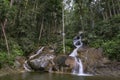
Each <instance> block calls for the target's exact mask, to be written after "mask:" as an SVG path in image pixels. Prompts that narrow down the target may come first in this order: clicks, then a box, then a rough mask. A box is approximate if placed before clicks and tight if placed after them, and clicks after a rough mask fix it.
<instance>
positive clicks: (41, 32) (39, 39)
mask: <svg viewBox="0 0 120 80" xmlns="http://www.w3.org/2000/svg"><path fill="white" fill-rule="evenodd" d="M43 25H44V16H43V18H42V23H41V28H40V33H39V41H40V39H41V35H42V30H43Z"/></svg>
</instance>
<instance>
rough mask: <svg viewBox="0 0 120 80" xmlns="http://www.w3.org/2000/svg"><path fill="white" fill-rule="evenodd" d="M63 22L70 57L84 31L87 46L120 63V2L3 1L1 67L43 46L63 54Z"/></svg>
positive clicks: (98, 0)
mask: <svg viewBox="0 0 120 80" xmlns="http://www.w3.org/2000/svg"><path fill="white" fill-rule="evenodd" d="M71 4H72V5H71ZM66 5H67V6H66ZM63 13H64V14H63ZM63 18H64V19H63ZM63 21H64V27H65V29H64V30H65V31H64V32H65V51H66V54H69V53H70V52H71V51H72V50H73V49H74V46H73V43H72V42H73V41H72V40H73V37H74V36H76V35H77V34H78V32H79V31H83V32H84V34H83V42H84V45H87V46H90V47H95V48H98V47H101V48H103V50H104V54H105V55H106V56H107V57H108V58H109V59H111V60H115V61H120V0H65V1H64V3H63V0H0V67H3V64H5V63H6V64H9V65H13V61H14V58H15V57H16V56H18V55H22V56H27V55H29V54H30V53H31V52H33V51H35V50H36V49H38V47H40V46H49V45H52V46H55V47H56V48H55V49H56V50H55V51H56V54H62V53H63V50H62V49H63V46H62V43H63V41H62V40H63Z"/></svg>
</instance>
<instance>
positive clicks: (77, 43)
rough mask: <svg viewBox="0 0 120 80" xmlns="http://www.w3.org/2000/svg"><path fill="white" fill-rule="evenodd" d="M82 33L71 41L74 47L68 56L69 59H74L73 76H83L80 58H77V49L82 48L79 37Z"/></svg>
mask: <svg viewBox="0 0 120 80" xmlns="http://www.w3.org/2000/svg"><path fill="white" fill-rule="evenodd" d="M81 35H82V33H80V34H79V36H76V37H75V38H74V40H73V44H74V46H75V47H76V48H75V49H74V50H73V52H72V53H71V54H70V55H69V56H71V57H74V59H75V67H74V68H73V70H72V73H73V74H77V75H83V74H84V73H83V65H82V61H81V59H80V58H78V57H77V56H78V54H77V51H78V49H79V48H81V47H82V46H83V43H82V40H81V37H82V36H81Z"/></svg>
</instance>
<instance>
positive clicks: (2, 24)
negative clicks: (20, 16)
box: [1, 19, 10, 55]
mask: <svg viewBox="0 0 120 80" xmlns="http://www.w3.org/2000/svg"><path fill="white" fill-rule="evenodd" d="M6 23H7V19H5V21H4V22H3V23H1V26H2V32H3V35H4V38H5V44H6V48H7V53H8V55H10V51H9V46H8V40H7V37H6V32H5V26H6Z"/></svg>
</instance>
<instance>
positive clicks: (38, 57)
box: [24, 47, 55, 71]
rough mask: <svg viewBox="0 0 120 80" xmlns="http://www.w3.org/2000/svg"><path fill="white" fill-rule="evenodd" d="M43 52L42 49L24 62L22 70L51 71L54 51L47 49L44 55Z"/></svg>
mask: <svg viewBox="0 0 120 80" xmlns="http://www.w3.org/2000/svg"><path fill="white" fill-rule="evenodd" d="M45 50H46V49H45V48H44V47H42V48H41V49H39V50H38V51H37V52H36V54H33V55H31V56H30V57H29V59H28V60H26V61H25V63H24V68H25V70H26V71H52V66H53V65H54V62H53V59H54V58H55V55H54V54H53V51H54V50H50V49H48V50H47V52H46V53H45Z"/></svg>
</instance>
